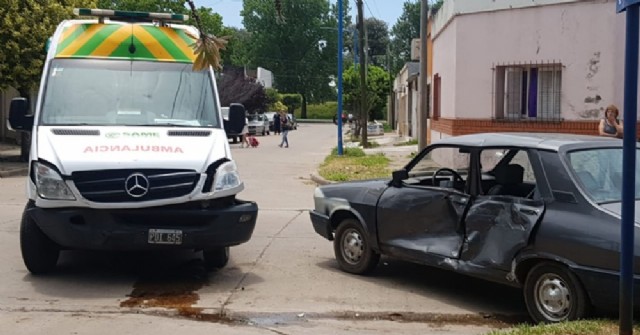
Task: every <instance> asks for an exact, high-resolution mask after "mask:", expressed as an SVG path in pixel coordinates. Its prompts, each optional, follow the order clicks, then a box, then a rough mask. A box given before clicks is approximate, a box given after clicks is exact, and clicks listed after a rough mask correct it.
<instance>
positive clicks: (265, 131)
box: [247, 113, 269, 136]
mask: <svg viewBox="0 0 640 335" xmlns="http://www.w3.org/2000/svg"><path fill="white" fill-rule="evenodd" d="M247 120H248V121H249V125H248V130H249V134H250V135H258V134H260V135H262V136H264V135H269V120H268V119H267V117H266V116H265V115H264V114H262V113H256V114H249V115H247Z"/></svg>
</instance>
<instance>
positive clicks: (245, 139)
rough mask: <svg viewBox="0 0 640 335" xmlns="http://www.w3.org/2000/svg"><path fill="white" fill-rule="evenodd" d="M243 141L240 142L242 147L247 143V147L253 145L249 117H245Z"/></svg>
mask: <svg viewBox="0 0 640 335" xmlns="http://www.w3.org/2000/svg"><path fill="white" fill-rule="evenodd" d="M240 136H242V142H241V143H240V148H244V147H245V145H246V146H247V148H249V147H251V143H250V142H249V119H247V118H246V117H245V118H244V127H243V128H242V134H241V135H240Z"/></svg>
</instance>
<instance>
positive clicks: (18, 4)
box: [0, 0, 94, 98]
mask: <svg viewBox="0 0 640 335" xmlns="http://www.w3.org/2000/svg"><path fill="white" fill-rule="evenodd" d="M93 5H94V1H93V0H61V1H52V2H49V1H46V2H44V3H43V1H37V0H0V25H1V26H2V29H0V44H1V45H2V48H0V88H6V87H8V86H12V87H14V88H15V89H17V90H18V91H19V92H20V94H21V95H22V96H23V97H27V98H28V97H29V93H30V92H31V90H32V89H34V88H36V87H37V86H38V83H39V82H40V77H41V75H42V68H43V66H44V58H45V56H46V50H45V45H46V43H47V40H48V39H49V38H50V37H51V36H52V35H53V33H54V31H55V30H56V27H57V26H58V24H59V23H60V22H62V21H63V20H65V19H69V18H72V17H73V8H75V7H87V6H93Z"/></svg>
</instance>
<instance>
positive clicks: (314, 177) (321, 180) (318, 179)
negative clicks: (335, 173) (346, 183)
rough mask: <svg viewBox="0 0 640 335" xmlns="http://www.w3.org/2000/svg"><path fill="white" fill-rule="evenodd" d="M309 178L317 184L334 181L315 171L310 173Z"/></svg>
mask: <svg viewBox="0 0 640 335" xmlns="http://www.w3.org/2000/svg"><path fill="white" fill-rule="evenodd" d="M311 180H313V181H314V182H315V183H316V184H318V185H328V184H333V183H334V182H333V181H329V180H326V179H324V178H322V177H320V176H319V175H317V174H315V173H312V174H311Z"/></svg>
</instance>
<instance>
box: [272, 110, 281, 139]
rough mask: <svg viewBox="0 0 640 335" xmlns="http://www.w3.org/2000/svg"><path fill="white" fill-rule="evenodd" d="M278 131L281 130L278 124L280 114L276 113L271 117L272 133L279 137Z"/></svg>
mask: <svg viewBox="0 0 640 335" xmlns="http://www.w3.org/2000/svg"><path fill="white" fill-rule="evenodd" d="M280 129H282V125H281V124H280V112H277V113H275V114H274V115H273V132H274V133H275V134H276V135H280Z"/></svg>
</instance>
